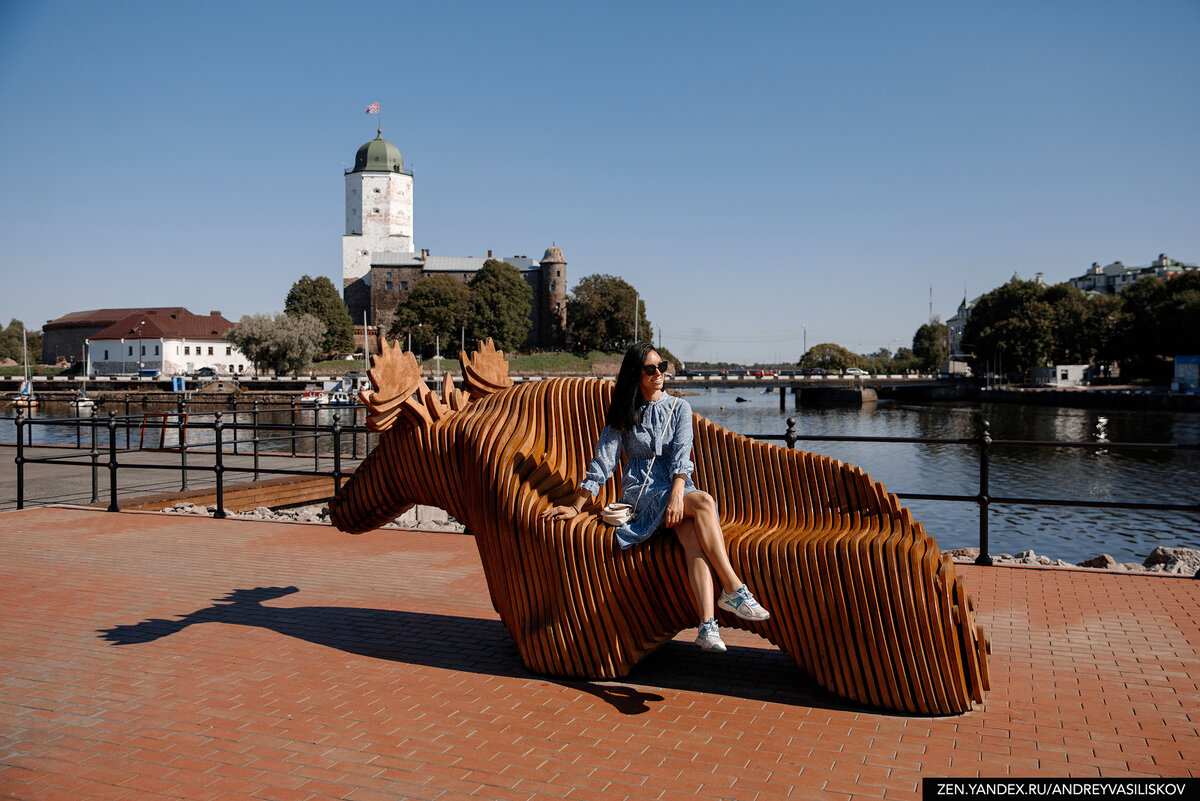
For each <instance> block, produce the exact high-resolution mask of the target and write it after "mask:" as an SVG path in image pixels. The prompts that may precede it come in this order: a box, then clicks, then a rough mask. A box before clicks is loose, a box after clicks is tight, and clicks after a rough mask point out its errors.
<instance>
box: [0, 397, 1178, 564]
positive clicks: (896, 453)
mask: <svg viewBox="0 0 1200 801" xmlns="http://www.w3.org/2000/svg"><path fill="white" fill-rule="evenodd" d="M739 394H740V395H741V397H743V398H745V399H746V400H747V402H745V403H738V402H737V401H736V399H737V397H738V396H739ZM688 400H689V401H690V402H691V404H692V408H693V409H694V410H695V411H697V412H699V413H700V414H702V415H704V416H705V417H708V418H710V419H711V420H713V421H714V422H716V423H718V424H720V425H722V426H725V427H726V428H729V429H731V430H733V431H737V432H740V433H743V434H782V433H783V432H784V430H785V429H786V419H787V418H788V417H792V418H795V420H796V430H797V433H800V434H811V435H841V436H866V437H881V436H896V437H917V438H939V439H963V438H971V437H975V436H977V434H978V430H979V421H980V419H981V418H986V419H987V420H988V421H989V423H990V430H991V435H992V438H993V439H994V440H1035V441H1055V440H1057V441H1066V442H1110V443H1120V442H1162V443H1170V442H1174V443H1180V444H1184V443H1188V444H1194V443H1197V442H1200V414H1195V413H1190V412H1165V411H1158V410H1137V411H1133V410H1131V411H1121V410H1111V409H1109V410H1104V409H1066V408H1054V407H1044V406H1018V405H1015V404H974V403H965V402H950V403H929V404H909V403H889V402H880V403H878V404H875V405H868V406H864V407H861V408H860V407H849V406H841V407H825V408H808V407H806V408H804V409H795V408H794V407H793V406H792V404H791V401H790V399H789V408H788V409H787V410H786V411H784V412H780V411H779V396H778V395H777V394H763V393H761V391H759V390H751V389H742V390H699V391H698V392H697V394H693V395H689V396H688ZM122 411H123V410H122ZM131 411H133V412H134V413H135V414H137V415H139V420H140V415H141V414H142V413H143V412H142V410H140V409H135V410H131ZM153 411H154V412H156V413H158V414H159V419H160V420H161V419H162V418H161V414H162V413H163V412H166V411H168V410H166V409H158V410H153ZM106 414H107V412H106V410H101V413H100V417H101V418H103V417H105V416H106ZM335 414H337V415H339V417H340V422H341V423H342V424H343V425H345V424H347V423H348V422H349V421H350V420H351V418H352V416H353V419H355V420H356V421H357V422H358V423H360V424H361V422H362V410H361V409H359V410H357V411H352V410H350V409H345V408H339V409H328V408H327V409H321V410H313V409H304V410H300V411H298V412H296V413H295V414H294V415H293V413H292V412H290V411H286V410H285V411H279V412H270V413H267V412H264V413H262V414H260V416H259V420H260V422H261V423H263V424H267V423H275V424H280V425H285V424H287V423H289V422H290V421H291V420H292V419H293V417H294V419H295V420H296V422H297V423H299V424H302V425H311V424H312V423H313V422H314V421H316V422H317V424H320V425H330V424H332V421H333V416H334V415H335ZM68 415H69V410H68V409H65V407H64V409H61V410H55V409H46V410H42V411H40V412H37V413H35V415H34V416H35V417H47V416H52V417H66V416H68ZM237 417H238V420H239V421H240V423H241V424H243V425H246V426H248V425H250V421H251V415H250V413H249V412H248V411H246V410H242V411H241V412H239V414H238V416H237ZM224 418H225V422H226V424H228V423H230V422H231V421H232V418H233V415H232V414H230V413H226V414H225V415H224ZM167 419H168V422H171V421H172V420H173V417H168V418H167ZM200 419H203V420H211V419H212V418H211V416H209V415H201V416H200ZM101 422H102V424H103V419H102V420H101ZM130 434H131V442H132V444H133V445H134V446H135V447H136V446H137V444H138V442H139V441H140V438H141V436H142V433H141V431H140V430H139V428H138V427H134V428H133V429H132V430H131V432H130ZM88 436H89V433H88V432H87V431H86V430H85V431H84V432H83V434H82V439H83V443H84V445H85V446H86V445H87V443H88ZM147 436H150V437H155V438H157V437H158V436H159V433H158V431H157V430H156V429H153V428H152V429H151V430H150V431H149V433H148V434H147ZM238 436H239V438H241V439H242V440H243V441H242V442H241V443H240V444H239V448H240V449H241V450H242V452H249V449H250V447H251V446H250V445H249V443H248V440H249V439H250V438H251V437H252V434H251V433H250V432H248V431H243V432H241V433H239V435H238ZM278 436H281V434H278V433H271V432H266V431H262V432H260V439H262V440H264V441H263V442H261V443H260V446H261V447H262V449H263V450H270V451H275V452H288V451H290V449H291V442H290V441H278V440H276V441H271V438H272V437H278ZM35 437H36V441H38V442H51V443H71V444H73V443H74V442H75V432H74V431H72V430H60V429H42V428H39V429H38V431H37V432H36V434H35ZM100 437H101V442H102V443H106V442H107V435H106V432H104V431H101V432H100ZM223 439H224V440H225V442H226V443H228V442H229V441H230V439H231V432H229V431H226V432H225V436H224V437H223ZM14 440H15V432H14V430H13V425H12V422H11V421H8V420H4V421H0V441H2V442H12V441H14ZM177 441H178V440H177V428H176V429H172V428H168V430H167V431H166V440H165V442H166V444H167V447H174V444H175V443H176V442H177ZM212 441H213V435H212V432H211V431H202V430H196V429H193V430H190V431H189V433H188V446H189V447H193V446H197V445H203V444H205V443H211V442H212ZM118 442H119V443H121V444H122V445H123V444H124V432H121V433H120V434H119V439H118ZM371 442H372V444H374V442H375V436H374V435H372V439H371ZM319 447H320V448H321V450H322V451H328V449H329V447H330V445H329V440H328V438H326V439H324V441H323V444H321V445H320V446H319ZM351 447H352V445H351V442H350V439H349V437H348V436H347V437H346V438H345V439H344V441H343V445H342V451H343V453H347V454H349V453H350V452H351ZM797 447H798V448H802V449H806V450H810V451H813V452H816V453H821V454H824V455H826V456H830V457H832V458H835V459H840V460H842V461H845V462H850V463H852V464H857V465H860V466H862V467H863V468H864V469H866V470H867V471H868V472H869V473H870V474H871V476H872V477H873V478H874V479H875V480H877V481H882V482H883V484H884V485H885V486H886V487H887V488H888V489H889V490H891V491H893V492H900V493H927V494H934V493H936V494H951V495H972V494H975V493H977V492H978V491H979V459H978V449H977V448H976V447H974V446H970V445H949V444H928V445H918V444H906V443H865V442H800V443H798V444H797ZM296 448H297V450H296V452H297V453H300V454H303V453H307V454H312V452H313V440H312V438H311V437H306V438H302V439H298V440H297V441H296ZM363 452H364V444H363V441H362V438H361V435H360V438H359V441H358V443H357V453H358V455H360V456H361V455H362V453H363ZM990 468H991V469H990V493H991V495H992V496H1009V497H1048V498H1060V499H1069V500H1105V501H1129V502H1158V503H1193V504H1194V503H1197V502H1200V489H1197V487H1198V486H1200V481H1198V479H1200V452H1195V451H1192V452H1169V451H1122V450H1115V449H1112V448H1103V449H1094V450H1093V449H1087V450H1085V449H1078V448H1025V447H1008V446H996V447H993V449H992V451H991V460H990ZM909 506H911V507H912V510H913V513H914V514H915V515H916V516H917V518H918V519H920V520H922V521H923V522H924V523H925V525H926V528H927V529H928V530H929V532H930V533H931V534H933V535H934V536H936V537H937V539H938V542H939V544H940V545H941V547H942V548H944V549H945V548H954V547H966V546H973V545H978V544H979V515H978V508H977V506H976V505H974V504H971V503H953V502H941V501H912V502H910V503H909ZM989 521H990V531H989V541H990V546H991V547H990V550H991V551H992V552H993V553H1002V552H1008V553H1015V552H1017V551H1022V550H1026V549H1030V548H1032V549H1033V550H1034V551H1036V552H1038V553H1039V554H1045V555H1048V556H1051V557H1055V558H1063V559H1067V560H1068V561H1072V562H1076V561H1080V560H1082V559H1087V558H1089V557H1092V556H1095V555H1097V554H1099V553H1102V552H1104V553H1110V554H1112V555H1113V556H1115V557H1116V558H1117V560H1118V561H1141V560H1142V559H1144V558H1145V557H1146V556H1147V555H1148V554H1149V553H1150V551H1151V550H1153V549H1154V548H1155V547H1156V546H1158V545H1187V546H1189V547H1193V548H1200V515H1196V514H1187V513H1168V512H1134V511H1122V510H1107V509H1072V508H1066V507H1046V508H1037V507H1027V506H1010V505H1002V504H996V505H993V506H992V508H991V512H990V515H989Z"/></svg>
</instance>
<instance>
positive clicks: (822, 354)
mask: <svg viewBox="0 0 1200 801" xmlns="http://www.w3.org/2000/svg"><path fill="white" fill-rule="evenodd" d="M860 362H862V357H861V356H859V355H858V354H857V353H851V352H850V351H848V350H846V349H845V348H843V347H842V346H841V345H835V344H833V343H832V342H822V343H821V344H820V345H813V346H812V347H811V348H809V349H808V353H806V354H804V356H803V357H802V358H801V359H800V367H802V368H804V369H806V370H807V369H810V368H813V367H821V368H823V369H825V370H829V371H830V372H841V371H842V370H845V369H846V368H847V367H858V366H859V364H860Z"/></svg>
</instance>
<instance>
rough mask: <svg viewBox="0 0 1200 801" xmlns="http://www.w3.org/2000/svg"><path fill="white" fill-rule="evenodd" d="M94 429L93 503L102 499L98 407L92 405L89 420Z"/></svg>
mask: <svg viewBox="0 0 1200 801" xmlns="http://www.w3.org/2000/svg"><path fill="white" fill-rule="evenodd" d="M88 422H89V425H90V426H91V429H92V448H91V451H90V453H91V457H92V503H96V502H97V501H99V500H100V449H99V448H97V447H96V407H95V406H93V407H92V414H91V418H90V420H89V421H88Z"/></svg>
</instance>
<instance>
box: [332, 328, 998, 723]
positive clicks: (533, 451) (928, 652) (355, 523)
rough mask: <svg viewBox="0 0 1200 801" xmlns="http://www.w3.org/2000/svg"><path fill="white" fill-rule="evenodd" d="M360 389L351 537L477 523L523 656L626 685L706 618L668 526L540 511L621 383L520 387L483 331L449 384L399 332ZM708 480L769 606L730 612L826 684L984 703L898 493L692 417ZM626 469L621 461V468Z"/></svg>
mask: <svg viewBox="0 0 1200 801" xmlns="http://www.w3.org/2000/svg"><path fill="white" fill-rule="evenodd" d="M370 375H371V380H372V382H373V384H374V385H375V387H376V388H377V389H375V390H374V391H371V392H364V393H363V400H364V402H365V403H366V404H367V406H368V407H369V409H370V412H371V414H370V417H369V418H368V425H369V426H370V427H371V428H373V429H374V430H377V431H381V432H383V435H382V437H381V439H380V444H379V446H378V447H377V448H376V449H375V450H374V451H373V452H372V453H371V454H370V455H369V456H368V458H367V459H366V461H365V462H364V463H363V465H362V466H361V467H360V468H359V469H358V471H357V472H356V473H355V475H354V477H353V478H352V479H351V480H350V482H348V483H347V485H346V486H345V487H344V488H343V490H342V491H341V493H339V495H338V497H337V498H335V499H334V501H333V503H332V504H331V506H330V512H331V516H332V518H333V521H334V523H335V525H337V526H338V527H339V528H341V529H342V530H345V531H351V532H361V531H367V530H370V529H373V528H376V527H378V526H380V525H382V524H383V523H385V522H387V521H388V520H391V519H393V518H394V517H395V516H396V515H398V514H400V513H401V512H403V511H404V509H405V508H407V507H408V506H409V505H411V504H414V503H423V504H429V505H434V506H439V507H441V508H443V509H445V510H447V511H448V512H450V513H451V514H452V515H454V517H455V518H456V519H458V520H459V521H461V522H463V523H464V524H465V525H466V526H467V528H468V529H469V530H470V531H471V532H472V533H473V534H474V535H475V540H476V543H477V546H478V548H479V554H480V558H481V560H482V562H483V568H484V573H485V576H486V578H487V583H488V589H489V592H490V593H491V597H492V602H493V605H494V606H495V608H496V610H497V612H498V613H499V615H500V618H501V620H502V621H503V622H504V625H505V626H506V627H507V629H508V631H509V633H510V634H511V635H512V637H513V640H514V641H515V642H516V644H517V648H518V650H519V652H520V654H521V659H522V660H523V662H524V663H525V664H526V666H528V667H529V668H530V669H532V670H535V671H538V672H540V673H544V674H548V675H554V676H564V677H572V678H592V679H613V678H618V677H620V676H624V675H626V674H627V673H628V672H629V671H630V670H632V669H633V667H634V666H635V665H636V664H637V663H638V661H640V660H641V659H642V658H643V657H644V656H646V655H647V654H648V653H650V652H651V651H653V650H654V649H655V648H657V647H659V646H660V645H662V644H663V643H665V642H667V641H668V640H670V639H671V638H672V637H674V636H675V635H676V634H677V633H678V632H680V631H682V630H683V629H686V628H690V627H692V626H693V625H694V617H695V612H694V606H693V603H692V598H691V591H690V589H689V587H688V583H687V576H686V569H685V567H684V559H683V550H682V548H681V547H680V546H679V544H678V542H677V541H676V540H675V538H674V537H669V536H660V537H655V538H652V539H651V540H650V541H648V542H646V543H643V544H642V545H639V546H636V547H633V548H630V549H628V550H622V549H621V548H620V547H619V546H618V545H617V544H616V541H615V538H614V537H613V535H612V532H611V529H609V528H608V527H607V526H605V525H604V524H603V523H602V522H601V521H600V520H599V518H598V517H597V516H596V515H595V514H594V513H595V512H596V511H598V508H599V506H603V505H604V504H605V503H607V502H609V501H610V500H615V499H616V496H617V494H618V493H617V486H616V480H617V479H616V478H615V477H614V478H613V479H612V480H610V481H609V483H608V484H607V485H606V486H605V487H603V488H602V490H601V492H600V494H599V497H598V498H597V506H596V507H595V508H593V509H590V510H589V509H585V511H584V514H581V515H579V516H578V517H575V518H573V519H571V520H566V521H545V520H541V519H540V518H539V514H540V512H541V511H542V510H543V509H545V508H547V507H548V506H550V505H553V504H555V503H557V502H558V501H559V500H560V499H561V498H563V497H564V496H566V495H568V494H570V493H572V492H573V490H574V488H575V487H576V486H577V485H578V483H579V480H580V478H581V476H582V473H583V470H584V469H585V466H586V463H587V460H588V458H589V457H590V455H591V450H592V448H593V446H594V443H595V441H596V438H597V436H598V434H599V431H600V429H601V427H602V426H603V419H604V411H605V409H606V407H607V404H608V402H609V397H610V395H611V391H612V384H611V383H610V382H606V381H600V380H595V379H552V380H547V381H540V382H534V383H529V384H523V385H521V386H513V385H512V383H511V381H510V380H509V379H508V374H507V366H506V364H505V362H504V358H503V354H502V353H500V352H499V351H496V350H495V348H494V346H492V344H491V342H490V340H489V341H488V342H487V343H486V344H481V347H480V349H479V350H478V351H477V352H476V353H475V354H474V355H473V356H472V357H471V358H470V359H468V358H467V357H466V354H463V378H464V387H465V390H466V391H462V390H457V389H454V387H453V383H452V381H451V380H450V376H449V374H447V375H446V376H445V377H444V378H443V386H442V393H441V397H440V398H439V397H438V396H437V395H435V394H434V393H433V392H432V391H431V390H430V389H429V387H428V386H427V385H426V384H425V382H424V381H423V380H422V379H421V373H420V368H419V367H418V366H417V364H416V361H415V359H414V358H413V357H412V354H409V353H403V352H402V351H400V349H399V346H398V345H395V344H393V345H391V346H385V347H381V355H380V356H376V357H373V360H372V369H371V371H370ZM693 425H694V426H695V433H696V437H695V443H694V446H693V460H694V461H695V463H696V473H695V476H694V478H695V480H696V483H697V486H699V487H700V488H701V489H704V490H705V491H707V492H708V493H709V494H711V495H712V496H713V497H714V498H715V499H716V500H717V504H718V508H719V509H720V513H721V523H722V528H723V530H724V532H725V536H726V539H727V541H728V544H729V552H730V559H731V561H732V562H733V565H734V568H735V569H736V570H737V572H738V573H739V574H740V575H741V576H743V577H745V578H746V580H747V581H748V582H749V583H751V584H752V585H753V586H754V587H755V590H756V592H757V593H758V595H759V598H760V600H761V601H762V602H763V604H764V605H765V606H766V607H767V608H769V609H771V610H772V616H771V618H770V619H769V620H767V621H763V622H757V623H747V622H745V621H742V620H740V619H738V618H735V617H732V616H728V615H725V614H724V613H721V616H722V621H721V622H722V625H726V626H733V627H738V628H745V629H749V630H752V631H755V632H757V633H759V634H761V635H762V636H763V637H765V638H766V639H767V640H769V641H770V642H772V643H774V644H776V645H777V646H778V647H780V648H782V649H783V650H785V651H786V652H787V653H788V654H790V655H791V656H792V657H793V658H794V659H795V660H796V662H797V663H798V664H799V665H800V667H801V668H803V669H804V670H805V671H806V672H807V673H809V674H811V675H812V676H813V677H814V678H815V679H816V680H817V681H818V682H819V683H820V684H821V685H822V686H823V687H825V688H826V689H828V690H829V691H830V692H833V693H836V694H837V695H840V696H843V697H846V698H850V699H853V700H855V701H859V702H862V703H866V704H872V705H876V706H881V707H885V708H889V709H895V710H901V711H905V712H914V713H924V714H950V713H958V712H963V711H966V710H969V709H970V708H971V705H972V702H982V700H983V691H984V690H985V689H987V684H988V676H987V643H986V639H985V637H984V635H983V631H982V628H980V627H977V626H976V625H975V623H974V614H973V607H972V603H971V600H970V597H969V596H968V595H967V593H966V590H965V588H964V586H963V583H962V580H961V579H959V578H958V577H957V576H956V575H955V571H954V565H953V563H952V562H951V561H950V560H949V558H948V557H944V556H942V555H941V554H940V553H939V551H938V548H937V544H936V543H935V542H934V540H933V539H932V538H931V537H929V536H927V535H926V534H925V531H924V528H923V527H922V526H921V524H920V523H916V522H914V521H913V520H912V517H911V515H910V514H909V512H908V510H907V509H904V508H902V507H901V506H900V505H899V503H898V501H897V500H896V498H895V496H893V495H890V494H888V493H887V491H886V490H885V489H884V488H883V487H882V485H879V484H877V483H873V482H872V481H871V480H870V478H869V476H867V475H866V473H864V472H863V471H862V470H861V469H859V468H857V467H852V466H850V465H845V464H842V463H841V462H837V461H835V460H831V459H827V458H825V457H822V456H818V455H814V454H810V453H804V452H800V451H793V450H789V449H785V448H781V447H778V446H773V445H767V444H765V443H762V442H756V441H753V440H750V439H748V438H746V437H742V436H740V435H737V434H733V433H732V432H729V431H726V430H724V429H722V428H720V427H719V426H716V425H714V424H713V423H711V422H710V421H708V420H705V419H703V418H701V417H699V416H698V415H697V416H694V419H693ZM618 475H619V471H618Z"/></svg>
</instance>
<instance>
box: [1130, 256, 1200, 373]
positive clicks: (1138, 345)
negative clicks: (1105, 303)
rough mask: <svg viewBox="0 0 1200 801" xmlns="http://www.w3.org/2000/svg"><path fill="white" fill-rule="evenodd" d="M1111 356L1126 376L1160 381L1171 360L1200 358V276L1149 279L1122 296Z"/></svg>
mask: <svg viewBox="0 0 1200 801" xmlns="http://www.w3.org/2000/svg"><path fill="white" fill-rule="evenodd" d="M1114 328H1115V332H1114V336H1113V347H1112V352H1113V353H1114V354H1115V355H1116V356H1117V358H1118V359H1120V361H1121V362H1122V368H1123V371H1124V372H1126V373H1129V374H1132V375H1134V376H1141V377H1148V378H1154V379H1157V380H1161V379H1163V378H1166V377H1167V374H1169V372H1170V370H1169V364H1168V363H1167V361H1166V360H1167V359H1168V358H1169V357H1173V356H1178V355H1182V354H1193V353H1200V272H1197V271H1193V272H1188V273H1184V274H1183V275H1181V276H1178V277H1175V278H1172V279H1170V280H1169V281H1162V280H1159V279H1157V278H1154V277H1149V276H1148V277H1145V278H1142V279H1139V280H1138V281H1136V282H1134V284H1133V285H1132V286H1130V287H1128V288H1127V289H1126V290H1125V291H1124V292H1123V293H1122V295H1121V307H1120V309H1119V311H1118V312H1117V314H1116V323H1115V326H1114Z"/></svg>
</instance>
